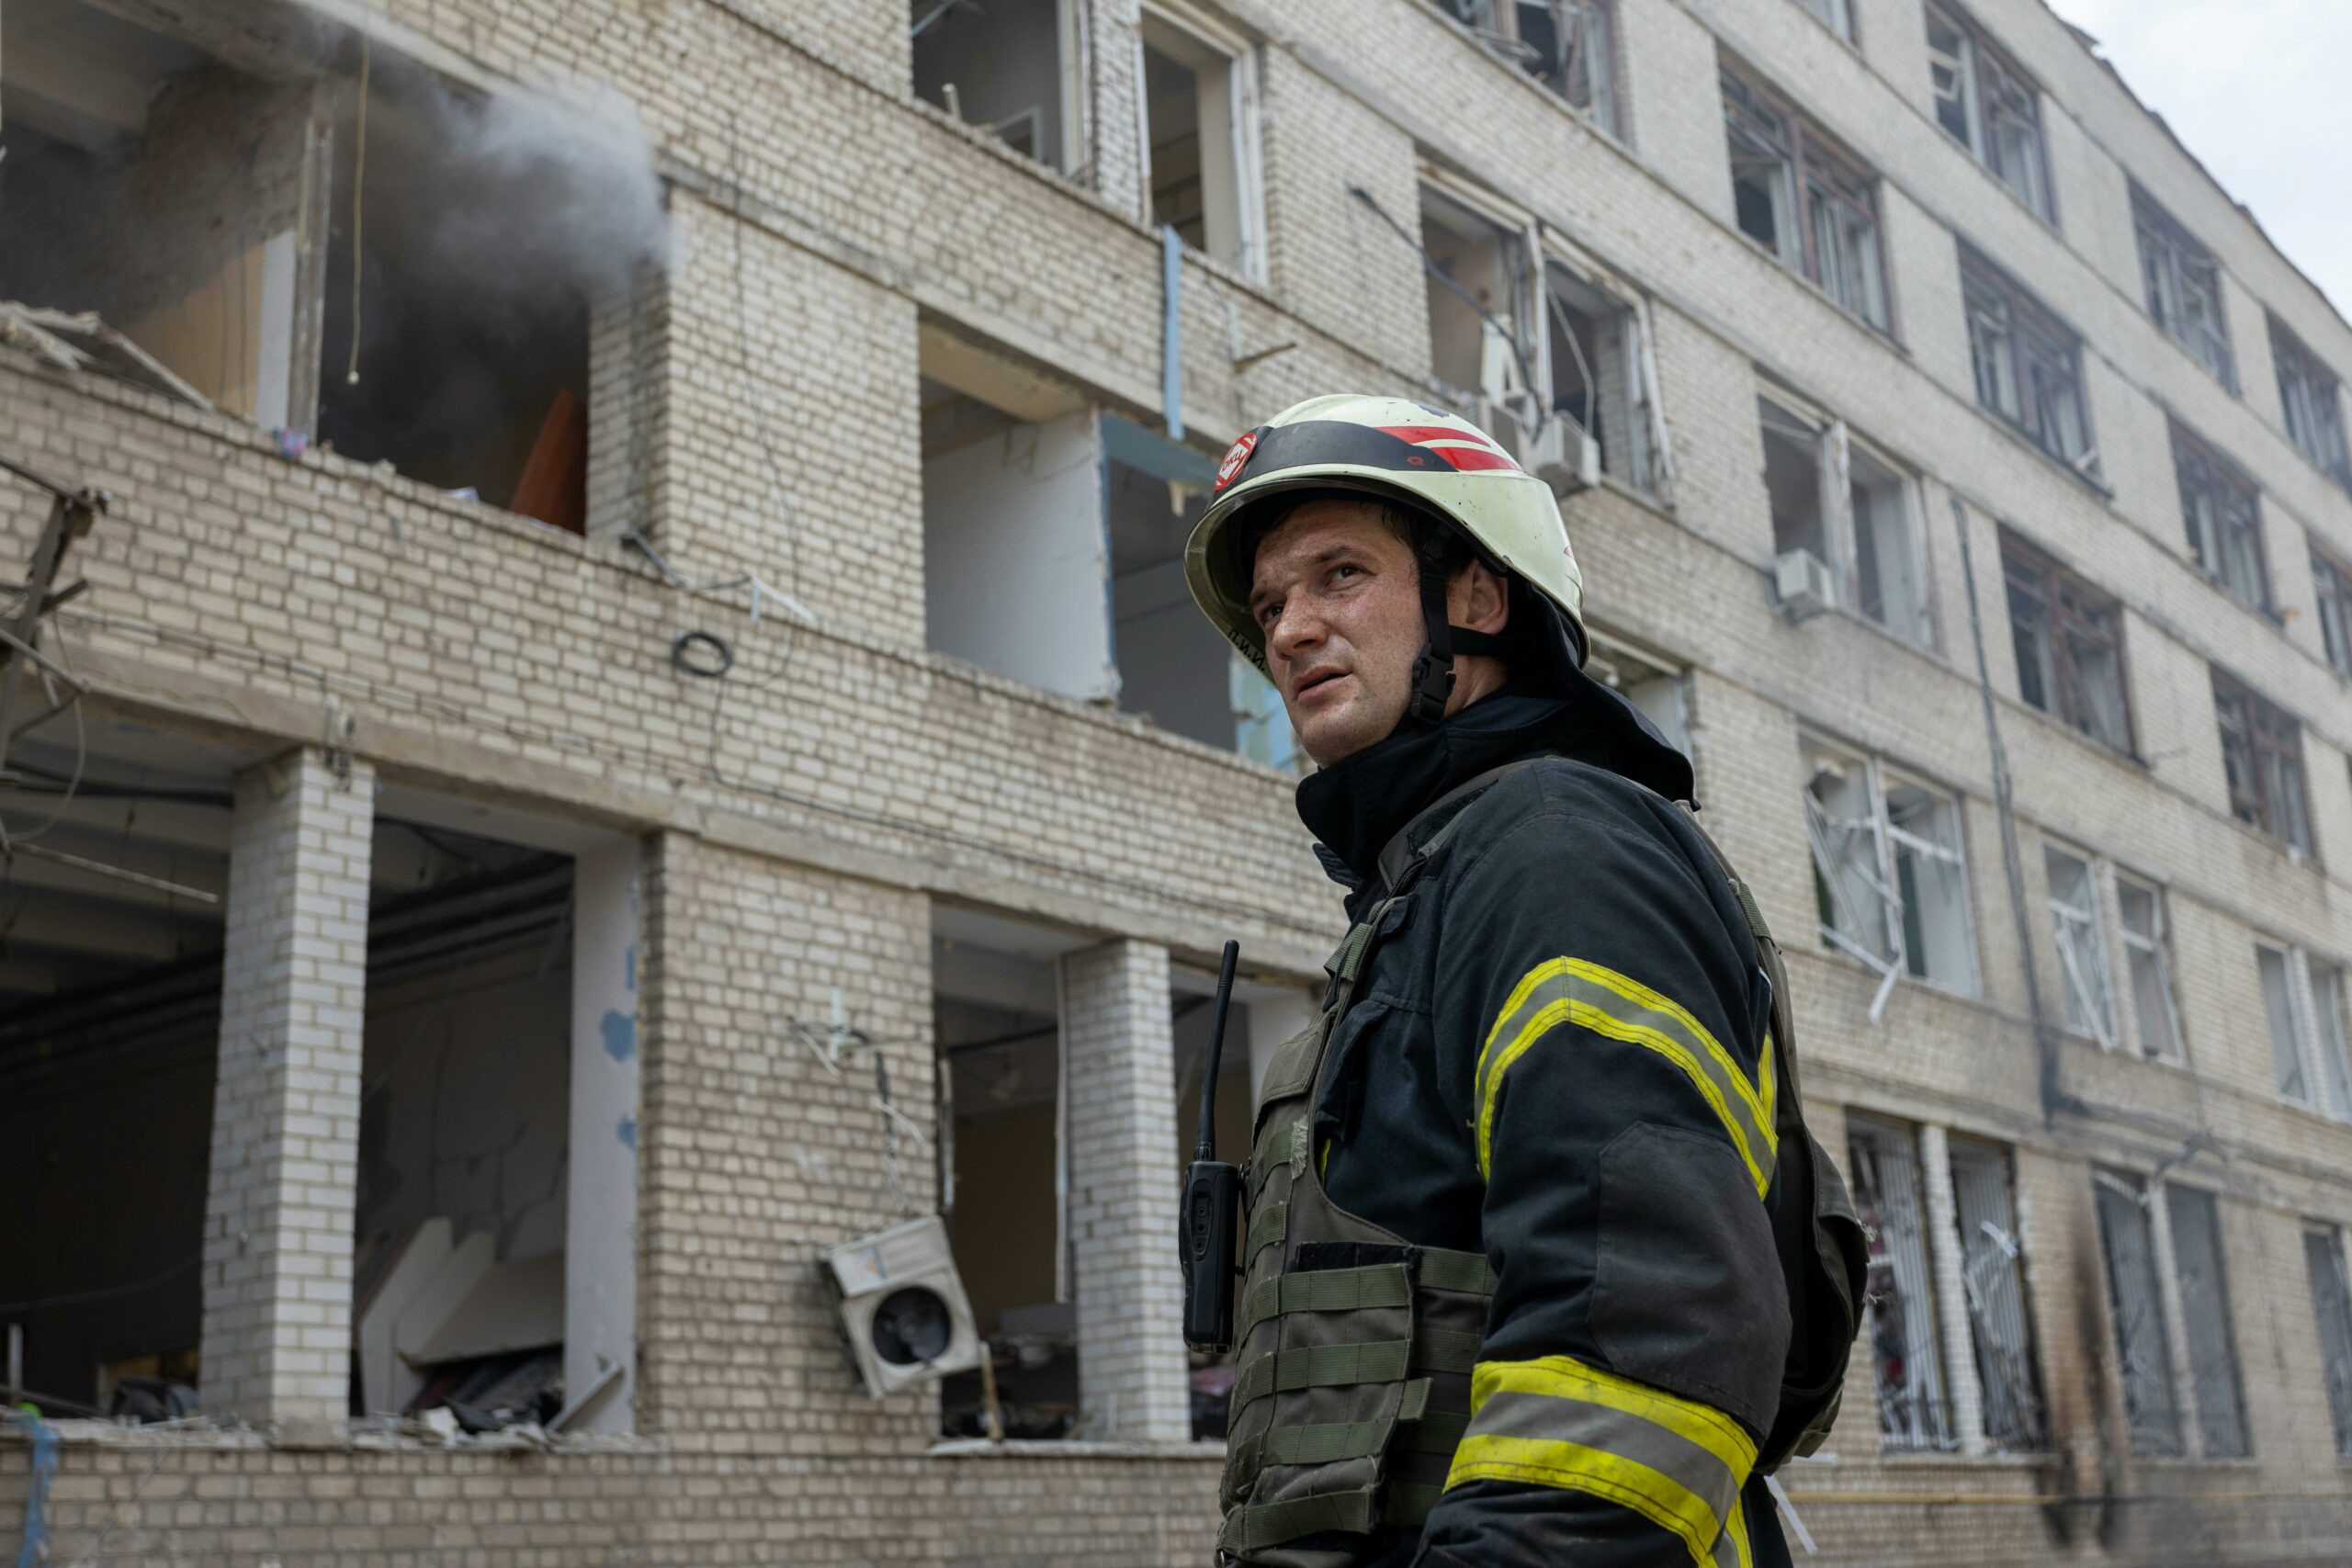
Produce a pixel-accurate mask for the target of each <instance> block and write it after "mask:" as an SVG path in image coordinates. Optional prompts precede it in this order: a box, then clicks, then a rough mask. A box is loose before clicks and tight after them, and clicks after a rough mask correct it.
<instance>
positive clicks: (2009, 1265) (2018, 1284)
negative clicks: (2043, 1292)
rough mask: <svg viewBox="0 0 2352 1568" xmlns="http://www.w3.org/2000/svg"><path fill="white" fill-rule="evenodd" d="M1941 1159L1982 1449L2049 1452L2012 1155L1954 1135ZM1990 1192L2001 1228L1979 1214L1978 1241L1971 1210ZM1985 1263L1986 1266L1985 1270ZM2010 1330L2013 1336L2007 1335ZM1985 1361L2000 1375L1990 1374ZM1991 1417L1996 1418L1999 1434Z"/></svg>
mask: <svg viewBox="0 0 2352 1568" xmlns="http://www.w3.org/2000/svg"><path fill="white" fill-rule="evenodd" d="M1944 1160H1945V1167H1946V1170H1947V1172H1948V1174H1949V1175H1950V1178H1951V1192H1952V1225H1953V1229H1954V1231H1955V1232H1956V1233H1957V1235H1958V1238H1959V1241H1960V1280H1961V1293H1962V1306H1963V1308H1964V1309H1965V1314H1966V1316H1967V1319H1968V1339H1969V1349H1970V1352H1971V1354H1972V1355H1973V1358H1974V1359H1975V1364H1976V1383H1977V1393H1978V1422H1979V1426H1980V1429H1981V1430H1982V1433H1983V1436H1984V1438H1985V1446H1986V1447H1987V1448H1990V1449H1992V1450H1995V1451H1996V1452H2001V1453H2042V1452H2046V1451H2048V1450H2049V1447H2050V1424H2049V1410H2048V1402H2047V1399H2046V1398H2045V1396H2044V1394H2043V1393H2042V1388H2041V1359H2040V1355H2039V1353H2038V1350H2037V1348H2036V1345H2035V1335H2034V1321H2033V1295H2032V1290H2031V1288H2030V1281H2029V1280H2027V1278H2026V1272H2027V1271H2026V1268H2025V1237H2024V1235H2023V1232H2022V1227H2020V1226H2019V1224H2018V1199H2017V1162H2016V1158H2015V1156H2014V1154H2013V1152H2012V1150H2011V1149H2010V1147H2009V1145H2006V1144H1997V1143H1994V1142H1992V1141H1990V1140H1988V1139H1982V1138H1972V1137H1969V1136H1967V1135H1965V1134H1957V1133H1955V1134H1950V1135H1949V1136H1948V1137H1947V1138H1946V1140H1945V1147H1944ZM1988 1189H1989V1195H1990V1196H1991V1197H1992V1198H1994V1199H1995V1200H1996V1202H1995V1204H1994V1206H1995V1207H1997V1208H1998V1210H1999V1212H2000V1214H2001V1222H2000V1223H1996V1222H1994V1221H1993V1220H1992V1219H1991V1218H1990V1217H1988V1216H1985V1215H1983V1214H1982V1213H1980V1216H1979V1219H1978V1224H1977V1228H1978V1230H1979V1232H1980V1233H1985V1232H1989V1233H1992V1234H1989V1235H1981V1238H1980V1236H1977V1235H1970V1233H1969V1228H1968V1211H1969V1210H1970V1209H1972V1208H1977V1207H1979V1206H1980V1205H1979V1200H1980V1199H1981V1198H1983V1197H1985V1196H1986V1195H1987V1190H1988ZM1972 1253H1973V1256H1972ZM1985 1265H1990V1266H1991V1267H1990V1269H1989V1270H1988V1269H1986V1268H1985V1267H1982V1266H1985ZM2005 1320H2006V1321H2005ZM2009 1329H2013V1330H2014V1332H2013V1333H2005V1332H2004V1331H2005V1330H2009ZM2004 1340H2014V1343H2004V1342H2003V1341H2004ZM2005 1358H2014V1361H2015V1363H2017V1364H2015V1365H2013V1366H2012V1365H2010V1364H2008V1363H2007V1362H2006V1361H2005V1360H2004V1359H2005ZM1988 1363H1989V1364H1991V1365H1992V1366H1993V1367H1994V1369H1995V1371H1996V1372H1997V1376H1996V1375H1988V1371H1987V1368H1988ZM1996 1411H1998V1412H1999V1413H2000V1416H2001V1429H2000V1430H1997V1431H1996V1429H1995V1422H1996Z"/></svg>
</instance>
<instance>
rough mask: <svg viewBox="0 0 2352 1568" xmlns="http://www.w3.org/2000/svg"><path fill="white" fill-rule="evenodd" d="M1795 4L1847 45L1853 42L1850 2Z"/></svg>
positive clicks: (1830, 0)
mask: <svg viewBox="0 0 2352 1568" xmlns="http://www.w3.org/2000/svg"><path fill="white" fill-rule="evenodd" d="M1797 4H1798V5H1800V6H1804V8H1805V9H1806V10H1808V11H1810V12H1812V13H1813V16H1814V19H1815V21H1818V22H1819V23H1820V24H1821V25H1822V26H1823V27H1825V28H1828V29H1829V30H1830V31H1831V32H1833V33H1836V34H1837V35H1838V37H1839V38H1841V39H1845V40H1846V41H1847V42H1848V43H1851V42H1853V41H1854V11H1853V4H1852V0H1797Z"/></svg>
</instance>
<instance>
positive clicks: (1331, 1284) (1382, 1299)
mask: <svg viewBox="0 0 2352 1568" xmlns="http://www.w3.org/2000/svg"><path fill="white" fill-rule="evenodd" d="M1412 1300H1413V1284H1412V1280H1410V1279H1409V1278H1408V1277H1407V1274H1406V1270H1405V1265H1403V1264H1402V1263H1374V1264H1371V1265H1369V1266H1367V1267H1364V1268H1362V1269H1308V1270H1307V1271H1306V1272H1305V1273H1300V1274H1277V1275H1275V1276H1274V1277H1273V1278H1272V1279H1271V1280H1259V1281H1258V1282H1257V1283H1256V1284H1254V1285H1252V1286H1250V1290H1249V1293H1248V1294H1246V1295H1244V1296H1243V1297H1242V1298H1241V1322H1240V1325H1239V1326H1238V1327H1237V1328H1236V1329H1235V1330H1234V1333H1235V1334H1236V1335H1237V1336H1239V1337H1247V1336H1248V1335H1249V1333H1250V1330H1251V1329H1253V1328H1255V1327H1257V1326H1258V1325H1260V1324H1261V1323H1263V1322H1265V1321H1266V1319H1268V1318H1270V1317H1280V1316H1282V1315H1283V1314H1285V1313H1294V1312H1353V1311H1355V1310H1356V1309H1358V1308H1359V1307H1400V1306H1408V1305H1410V1304H1411V1303H1412Z"/></svg>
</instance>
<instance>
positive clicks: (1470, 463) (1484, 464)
mask: <svg viewBox="0 0 2352 1568" xmlns="http://www.w3.org/2000/svg"><path fill="white" fill-rule="evenodd" d="M1430 451H1432V452H1435V453H1436V454H1437V455H1438V456H1439V457H1443V458H1444V459H1445V460H1446V461H1447V462H1449V463H1452V464H1453V467H1454V469H1455V470H1456V471H1457V472H1460V473H1465V474H1466V473H1470V472H1472V471H1474V470H1476V469H1479V468H1510V469H1511V470H1512V471H1514V472H1516V471H1517V470H1518V468H1519V465H1518V464H1517V463H1514V462H1512V461H1511V460H1510V457H1507V456H1505V455H1504V454H1502V453H1500V452H1497V451H1495V450H1493V449H1492V448H1491V447H1486V446H1432V447H1430Z"/></svg>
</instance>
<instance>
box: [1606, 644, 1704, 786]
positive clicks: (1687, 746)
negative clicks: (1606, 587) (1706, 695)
mask: <svg viewBox="0 0 2352 1568" xmlns="http://www.w3.org/2000/svg"><path fill="white" fill-rule="evenodd" d="M1585 669H1586V671H1588V672H1589V673H1590V674H1591V675H1592V676H1593V677H1594V678H1595V679H1596V680H1598V681H1600V683H1601V684H1602V685H1604V686H1607V687H1608V688H1609V689H1610V690H1611V691H1612V692H1615V693H1616V694H1618V695H1619V696H1621V697H1623V698H1624V699H1625V700H1626V701H1627V702H1629V703H1631V704H1633V705H1634V707H1635V708H1637V709H1639V710H1640V711H1641V714H1642V716H1643V717H1645V718H1646V719H1648V720H1649V721H1650V722H1651V723H1652V724H1654V725H1656V726H1657V729H1658V733H1659V734H1660V735H1663V736H1665V737H1666V740H1667V744H1668V745H1669V746H1672V747H1673V748H1674V749H1675V750H1678V751H1679V752H1681V753H1682V754H1683V755H1684V756H1686V757H1687V756H1689V755H1690V754H1691V697H1690V689H1689V686H1690V682H1689V677H1688V676H1687V675H1685V674H1684V673H1682V672H1681V671H1677V670H1675V669H1674V668H1673V667H1672V666H1671V664H1670V663H1669V662H1668V660H1666V659H1665V658H1664V657H1663V656H1662V655H1657V654H1648V653H1644V652H1640V651H1637V650H1635V649H1634V648H1632V647H1631V646H1630V645H1628V644H1626V643H1624V642H1623V641H1621V640H1620V639H1618V638H1615V637H1609V636H1607V635H1605V634H1601V633H1596V634H1594V636H1593V638H1592V654H1591V657H1590V658H1589V659H1587V660H1585Z"/></svg>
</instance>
